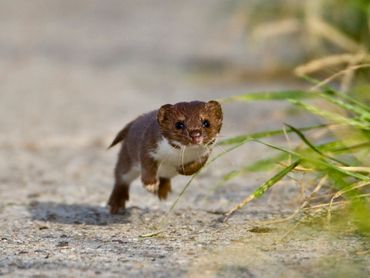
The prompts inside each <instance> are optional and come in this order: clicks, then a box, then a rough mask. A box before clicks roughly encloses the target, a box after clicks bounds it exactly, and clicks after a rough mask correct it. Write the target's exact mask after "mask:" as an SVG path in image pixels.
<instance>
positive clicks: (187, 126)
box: [108, 100, 223, 214]
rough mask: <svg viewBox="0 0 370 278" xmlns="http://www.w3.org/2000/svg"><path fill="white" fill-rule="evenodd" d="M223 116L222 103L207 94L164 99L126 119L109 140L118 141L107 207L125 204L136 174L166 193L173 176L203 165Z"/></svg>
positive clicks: (164, 195)
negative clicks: (204, 99) (169, 101)
mask: <svg viewBox="0 0 370 278" xmlns="http://www.w3.org/2000/svg"><path fill="white" fill-rule="evenodd" d="M222 119H223V114H222V108H221V105H220V104H219V103H218V102H217V101H214V100H211V101H209V102H201V101H192V102H180V103H176V104H174V105H171V104H166V105H163V106H162V107H161V108H160V109H158V110H155V111H152V112H149V113H147V114H143V115H141V116H139V117H138V118H136V119H135V120H133V121H131V122H130V123H128V124H127V125H126V126H125V127H124V128H123V129H122V130H121V131H120V132H119V133H118V134H117V136H116V137H115V139H114V140H113V142H112V144H111V145H110V146H109V148H111V147H113V146H115V145H116V144H118V143H120V142H122V146H121V150H120V152H119V155H118V161H117V164H116V167H115V171H114V173H115V184H114V187H113V191H112V193H111V195H110V198H109V201H108V205H109V206H110V212H111V213H112V214H115V213H117V212H118V211H119V210H120V209H124V208H125V204H126V201H128V200H129V187H130V183H131V182H132V181H133V180H135V179H136V178H138V177H139V176H141V181H142V183H143V186H144V187H145V188H146V189H147V190H148V191H149V192H151V193H154V194H155V195H157V196H158V197H159V199H160V200H163V199H166V198H167V195H168V193H169V192H171V178H172V177H174V176H176V175H178V174H180V175H193V174H194V173H196V172H197V171H199V170H200V169H201V168H202V167H203V166H204V164H205V163H206V161H207V159H208V157H209V155H210V152H211V150H212V148H213V146H214V144H215V141H216V137H217V135H218V134H219V132H220V130H221V126H222Z"/></svg>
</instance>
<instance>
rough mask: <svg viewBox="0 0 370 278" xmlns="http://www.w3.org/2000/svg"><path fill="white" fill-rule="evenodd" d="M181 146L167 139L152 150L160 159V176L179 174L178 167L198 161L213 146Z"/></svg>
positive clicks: (157, 158) (154, 156)
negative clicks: (176, 145) (171, 143)
mask: <svg viewBox="0 0 370 278" xmlns="http://www.w3.org/2000/svg"><path fill="white" fill-rule="evenodd" d="M179 146H180V148H175V147H173V146H171V145H170V144H169V142H168V140H167V139H162V140H161V141H160V142H159V143H158V147H157V149H156V150H155V151H154V152H152V156H153V158H154V159H155V160H156V161H158V163H159V168H158V176H160V177H164V178H171V177H173V176H175V175H177V169H178V168H179V167H181V166H182V165H185V164H187V163H189V162H193V161H198V160H200V159H201V157H203V156H205V155H208V154H209V152H210V148H211V147H208V146H207V147H206V146H202V145H194V146H183V145H179Z"/></svg>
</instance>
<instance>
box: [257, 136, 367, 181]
mask: <svg viewBox="0 0 370 278" xmlns="http://www.w3.org/2000/svg"><path fill="white" fill-rule="evenodd" d="M255 141H256V142H258V143H260V144H263V145H265V146H268V147H270V148H273V149H276V150H279V151H282V152H286V153H289V154H291V155H292V156H294V157H296V158H299V159H301V160H302V161H303V160H305V161H307V162H310V163H312V164H313V165H316V168H318V170H320V169H319V167H323V168H324V169H332V170H335V171H337V172H340V173H343V174H345V175H347V176H351V177H354V178H357V179H359V180H364V181H368V180H370V178H369V177H367V176H364V175H362V174H358V173H353V172H349V171H346V170H344V169H341V168H340V167H338V166H336V165H333V164H331V163H329V162H327V161H325V160H322V159H315V158H314V156H312V155H303V154H301V153H298V152H295V151H291V150H287V149H285V148H282V147H278V146H275V145H272V144H269V143H266V142H262V141H259V140H255Z"/></svg>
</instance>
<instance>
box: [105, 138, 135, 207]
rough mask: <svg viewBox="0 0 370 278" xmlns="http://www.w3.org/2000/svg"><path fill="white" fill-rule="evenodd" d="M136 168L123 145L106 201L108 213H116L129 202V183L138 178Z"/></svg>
mask: <svg viewBox="0 0 370 278" xmlns="http://www.w3.org/2000/svg"><path fill="white" fill-rule="evenodd" d="M139 174H140V173H139V171H138V168H137V167H135V165H134V164H133V163H132V161H131V159H130V156H129V154H128V151H127V148H126V145H123V146H122V148H121V152H120V154H119V156H118V161H117V165H116V169H115V180H116V181H115V184H114V187H113V190H112V193H111V195H110V197H109V200H108V205H109V206H110V212H111V213H112V214H115V213H118V211H119V210H120V209H124V208H125V205H126V201H128V200H129V189H130V183H131V182H132V181H133V180H134V179H136V178H137V177H138V176H139Z"/></svg>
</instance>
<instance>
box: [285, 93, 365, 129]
mask: <svg viewBox="0 0 370 278" xmlns="http://www.w3.org/2000/svg"><path fill="white" fill-rule="evenodd" d="M289 102H291V103H292V104H294V105H296V106H298V107H301V108H303V109H305V110H307V111H309V112H311V113H313V114H316V115H319V116H321V117H324V118H326V119H328V120H331V121H334V122H336V123H340V124H346V125H350V126H353V127H356V128H360V129H363V130H370V123H367V122H359V121H356V120H354V119H351V118H347V117H344V116H342V115H339V114H336V113H332V112H328V111H325V110H322V109H319V108H316V107H315V106H313V105H309V104H306V103H303V102H301V101H299V100H293V99H290V100H289Z"/></svg>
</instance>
